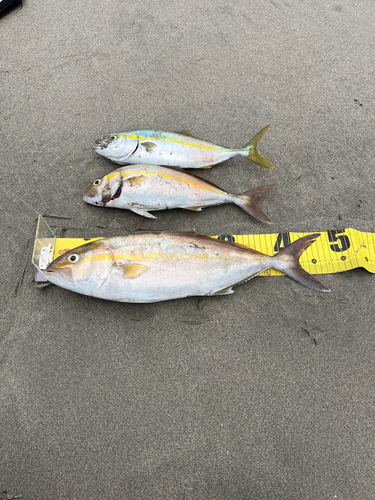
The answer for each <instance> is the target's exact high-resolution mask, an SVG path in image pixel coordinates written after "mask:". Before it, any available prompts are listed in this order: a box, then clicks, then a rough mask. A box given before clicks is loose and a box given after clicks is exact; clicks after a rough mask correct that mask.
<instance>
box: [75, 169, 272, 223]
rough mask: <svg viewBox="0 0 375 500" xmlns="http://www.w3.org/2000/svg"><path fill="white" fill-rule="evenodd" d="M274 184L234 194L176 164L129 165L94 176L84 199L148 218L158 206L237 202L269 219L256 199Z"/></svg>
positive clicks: (197, 206)
mask: <svg viewBox="0 0 375 500" xmlns="http://www.w3.org/2000/svg"><path fill="white" fill-rule="evenodd" d="M271 187H273V185H268V186H261V187H258V188H255V189H252V190H250V191H247V192H246V193H243V194H242V195H233V194H229V193H227V192H226V191H223V190H222V189H221V188H219V187H218V186H216V185H215V184H212V183H210V182H209V181H206V180H204V179H202V178H200V177H197V176H195V175H192V174H188V173H187V172H185V171H184V170H182V169H179V168H176V167H174V168H170V167H169V168H168V167H161V166H152V165H136V166H133V165H128V166H124V167H121V168H118V169H117V170H114V171H113V172H110V173H109V174H107V175H105V176H103V177H102V178H101V179H97V180H95V181H94V182H93V184H92V185H91V186H90V187H89V189H88V190H87V191H86V192H85V193H84V195H83V200H84V201H85V202H86V203H89V204H91V205H97V206H104V207H113V208H123V209H128V210H131V211H133V212H135V213H137V214H139V215H143V216H144V217H149V218H155V216H154V215H152V214H151V213H150V212H154V211H159V210H166V209H172V208H185V209H188V210H196V211H200V210H202V208H204V207H210V206H214V205H222V204H224V203H234V204H236V205H238V206H240V207H241V208H242V209H243V210H245V211H246V212H247V213H249V214H250V215H252V216H253V217H255V218H256V219H258V220H261V221H264V222H270V221H269V219H268V218H267V217H266V216H265V215H264V214H263V213H262V212H261V211H260V210H259V209H258V208H257V207H256V206H255V203H254V201H255V199H256V198H257V197H258V196H259V195H260V194H261V193H264V192H265V191H267V190H268V189H270V188H271Z"/></svg>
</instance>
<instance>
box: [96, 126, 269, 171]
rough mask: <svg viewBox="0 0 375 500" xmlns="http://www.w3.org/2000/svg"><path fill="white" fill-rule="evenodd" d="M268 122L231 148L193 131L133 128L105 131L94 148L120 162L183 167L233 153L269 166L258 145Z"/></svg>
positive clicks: (222, 158)
mask: <svg viewBox="0 0 375 500" xmlns="http://www.w3.org/2000/svg"><path fill="white" fill-rule="evenodd" d="M268 128H269V126H268V127H265V128H264V129H263V130H261V131H260V132H259V133H258V134H257V135H256V136H255V137H254V138H253V139H252V140H251V141H250V142H249V143H248V144H246V146H244V147H243V148H240V149H230V148H226V147H223V146H217V145H216V144H212V143H210V142H206V141H202V140H201V139H197V138H196V137H193V136H192V135H191V134H190V132H188V131H184V132H181V133H174V132H160V131H156V130H134V131H132V132H120V133H118V134H109V135H106V136H104V137H102V138H100V139H98V140H97V141H95V144H96V145H95V147H94V150H95V151H96V152H97V153H98V154H100V155H102V156H105V157H106V158H109V159H110V160H112V161H113V162H115V163H118V164H119V165H127V164H132V165H135V164H147V165H164V166H176V167H180V168H210V167H211V166H212V165H215V164H217V163H221V162H223V161H225V160H228V159H229V158H232V157H233V156H237V155H240V156H245V157H246V158H248V159H249V160H250V161H252V162H254V163H256V164H258V165H260V166H263V167H266V168H273V167H272V165H271V164H270V163H269V162H268V161H267V160H266V159H265V158H263V156H261V155H260V154H259V152H258V150H257V145H258V142H259V141H260V139H261V138H262V137H263V135H264V134H265V133H266V132H267V130H268Z"/></svg>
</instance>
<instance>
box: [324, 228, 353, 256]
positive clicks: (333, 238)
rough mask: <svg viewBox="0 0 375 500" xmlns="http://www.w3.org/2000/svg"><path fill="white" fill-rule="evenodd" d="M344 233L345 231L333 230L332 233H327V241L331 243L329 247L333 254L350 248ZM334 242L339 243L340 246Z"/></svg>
mask: <svg viewBox="0 0 375 500" xmlns="http://www.w3.org/2000/svg"><path fill="white" fill-rule="evenodd" d="M344 233H345V229H341V230H339V229H337V230H335V229H333V230H332V231H327V234H328V239H329V241H330V243H331V244H330V245H329V246H330V247H331V250H333V251H334V252H345V250H348V248H350V241H349V237H348V236H347V235H346V234H344ZM336 242H340V244H338V243H336Z"/></svg>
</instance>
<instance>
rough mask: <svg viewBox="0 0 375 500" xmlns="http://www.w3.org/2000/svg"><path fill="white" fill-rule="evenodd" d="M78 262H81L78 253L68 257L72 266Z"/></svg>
mask: <svg viewBox="0 0 375 500" xmlns="http://www.w3.org/2000/svg"><path fill="white" fill-rule="evenodd" d="M78 260H79V255H77V254H76V253H74V254H73V255H70V256H69V257H68V261H69V262H71V263H72V264H74V263H75V262H78Z"/></svg>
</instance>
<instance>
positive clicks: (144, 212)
mask: <svg viewBox="0 0 375 500" xmlns="http://www.w3.org/2000/svg"><path fill="white" fill-rule="evenodd" d="M129 210H131V211H132V212H134V213H135V214H138V215H142V217H147V218H148V219H156V217H155V215H152V214H150V212H147V210H142V209H141V208H133V207H132V208H130V209H129Z"/></svg>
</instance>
